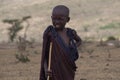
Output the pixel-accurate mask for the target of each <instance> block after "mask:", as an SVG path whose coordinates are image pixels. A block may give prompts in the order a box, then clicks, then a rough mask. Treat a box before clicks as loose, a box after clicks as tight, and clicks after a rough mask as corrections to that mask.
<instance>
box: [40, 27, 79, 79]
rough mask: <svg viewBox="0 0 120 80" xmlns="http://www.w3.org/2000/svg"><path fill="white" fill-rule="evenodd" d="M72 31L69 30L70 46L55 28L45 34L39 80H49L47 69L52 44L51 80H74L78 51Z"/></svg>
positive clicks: (50, 28)
mask: <svg viewBox="0 0 120 80" xmlns="http://www.w3.org/2000/svg"><path fill="white" fill-rule="evenodd" d="M72 31H73V30H72V29H70V28H68V30H67V35H68V36H69V38H70V44H69V46H68V45H65V43H64V41H63V40H62V38H61V37H60V35H59V34H58V33H57V32H56V30H55V28H54V27H53V26H48V28H47V29H46V30H45V32H44V34H43V46H42V58H41V69H40V78H39V80H47V75H46V71H47V67H48V65H47V64H48V60H49V47H50V42H52V51H51V54H52V55H51V67H50V68H51V70H52V77H51V78H50V80H74V76H75V71H76V68H77V67H76V65H75V61H76V60H77V59H78V56H79V55H78V51H77V47H76V45H75V42H74V39H73V37H74V35H73V34H72Z"/></svg>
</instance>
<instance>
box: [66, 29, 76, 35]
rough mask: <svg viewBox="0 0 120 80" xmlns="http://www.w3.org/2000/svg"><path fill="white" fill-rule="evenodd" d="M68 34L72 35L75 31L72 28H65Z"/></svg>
mask: <svg viewBox="0 0 120 80" xmlns="http://www.w3.org/2000/svg"><path fill="white" fill-rule="evenodd" d="M67 30H68V32H70V33H72V34H76V30H75V29H73V28H67Z"/></svg>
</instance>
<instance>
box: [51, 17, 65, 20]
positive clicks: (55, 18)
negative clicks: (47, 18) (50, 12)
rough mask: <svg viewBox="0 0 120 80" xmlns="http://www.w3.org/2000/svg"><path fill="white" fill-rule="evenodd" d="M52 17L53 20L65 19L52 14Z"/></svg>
mask: <svg viewBox="0 0 120 80" xmlns="http://www.w3.org/2000/svg"><path fill="white" fill-rule="evenodd" d="M52 19H53V20H65V19H66V17H55V16H52Z"/></svg>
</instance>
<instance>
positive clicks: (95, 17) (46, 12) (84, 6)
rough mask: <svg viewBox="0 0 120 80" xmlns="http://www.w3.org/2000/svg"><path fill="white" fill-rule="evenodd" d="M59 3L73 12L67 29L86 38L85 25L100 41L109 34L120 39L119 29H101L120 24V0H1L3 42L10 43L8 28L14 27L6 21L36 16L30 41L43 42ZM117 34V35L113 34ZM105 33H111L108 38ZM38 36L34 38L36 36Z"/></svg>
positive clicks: (90, 33)
mask: <svg viewBox="0 0 120 80" xmlns="http://www.w3.org/2000/svg"><path fill="white" fill-rule="evenodd" d="M58 4H64V5H67V6H68V7H69V8H70V10H71V15H70V17H71V21H70V22H69V24H68V25H67V26H70V27H72V28H74V29H76V30H77V32H78V34H79V35H80V36H81V37H82V38H84V37H85V36H86V34H85V32H84V31H83V29H84V26H86V25H89V27H88V29H89V32H88V34H89V36H94V37H95V38H98V35H99V36H101V37H106V36H108V35H114V36H120V35H119V34H120V33H119V29H110V30H99V27H101V26H104V25H107V24H110V23H114V22H119V21H120V17H119V16H120V10H119V8H120V0H75V1H74V0H69V1H64V0H52V1H51V0H44V1H42V0H35V1H33V0H25V1H24V0H11V1H9V0H0V26H2V27H0V37H2V38H1V39H0V42H2V41H8V39H7V37H8V36H7V32H8V31H7V30H6V28H8V27H10V25H6V24H4V23H2V20H3V19H14V18H19V19H20V18H21V17H23V16H28V15H30V16H32V18H31V19H30V20H29V22H30V28H29V29H28V32H27V35H28V39H30V38H34V39H35V40H36V41H39V42H41V37H42V33H43V30H44V29H45V28H46V26H48V25H49V24H51V19H50V16H51V11H52V8H53V7H54V6H56V5H58ZM23 32H24V30H23V31H21V32H20V33H19V34H20V35H23ZM111 32H114V33H111ZM104 34H107V35H105V36H104ZM3 35H4V36H3ZM32 35H34V36H32Z"/></svg>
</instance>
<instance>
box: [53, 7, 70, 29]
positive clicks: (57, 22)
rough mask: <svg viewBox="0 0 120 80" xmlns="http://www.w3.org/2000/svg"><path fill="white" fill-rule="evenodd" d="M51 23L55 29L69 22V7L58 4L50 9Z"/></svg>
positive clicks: (62, 27)
mask: <svg viewBox="0 0 120 80" xmlns="http://www.w3.org/2000/svg"><path fill="white" fill-rule="evenodd" d="M51 18H52V23H53V25H54V26H55V28H56V29H57V30H63V29H64V27H65V25H66V23H67V22H69V20H70V17H69V8H67V7H66V6H64V5H58V6H56V7H54V8H53V11H52V16H51Z"/></svg>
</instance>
